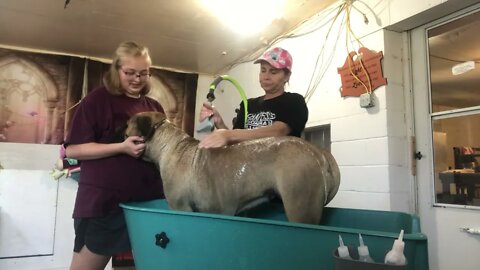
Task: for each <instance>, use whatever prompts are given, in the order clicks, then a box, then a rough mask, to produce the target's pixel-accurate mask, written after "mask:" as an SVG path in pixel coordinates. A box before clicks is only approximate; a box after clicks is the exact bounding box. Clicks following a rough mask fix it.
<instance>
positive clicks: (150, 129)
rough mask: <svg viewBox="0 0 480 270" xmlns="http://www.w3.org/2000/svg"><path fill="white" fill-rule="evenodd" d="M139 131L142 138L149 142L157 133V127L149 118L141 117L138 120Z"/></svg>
mask: <svg viewBox="0 0 480 270" xmlns="http://www.w3.org/2000/svg"><path fill="white" fill-rule="evenodd" d="M137 129H138V132H140V136H142V137H143V138H144V139H145V140H149V139H151V138H152V136H153V133H155V127H154V126H153V123H152V118H150V117H148V116H140V117H138V118H137Z"/></svg>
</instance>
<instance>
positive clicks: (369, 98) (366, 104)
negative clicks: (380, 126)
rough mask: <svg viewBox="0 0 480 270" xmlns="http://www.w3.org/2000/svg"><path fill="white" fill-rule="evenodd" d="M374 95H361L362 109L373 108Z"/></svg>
mask: <svg viewBox="0 0 480 270" xmlns="http://www.w3.org/2000/svg"><path fill="white" fill-rule="evenodd" d="M373 106H374V104H373V95H371V94H369V93H365V94H361V95H360V107H362V108H370V107H373Z"/></svg>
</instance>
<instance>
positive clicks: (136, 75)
mask: <svg viewBox="0 0 480 270" xmlns="http://www.w3.org/2000/svg"><path fill="white" fill-rule="evenodd" d="M120 70H121V71H122V72H123V74H125V76H126V77H127V78H129V79H135V78H140V79H141V80H145V79H147V78H150V77H151V76H152V74H150V73H149V72H148V71H146V70H144V71H140V72H137V71H135V70H123V69H120Z"/></svg>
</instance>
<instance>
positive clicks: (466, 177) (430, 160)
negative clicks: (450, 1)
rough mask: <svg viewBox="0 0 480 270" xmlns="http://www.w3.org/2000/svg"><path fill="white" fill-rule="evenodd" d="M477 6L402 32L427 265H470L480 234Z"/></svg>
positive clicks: (479, 23)
mask: <svg viewBox="0 0 480 270" xmlns="http://www.w3.org/2000/svg"><path fill="white" fill-rule="evenodd" d="M479 28H480V6H479V5H476V6H472V7H470V8H467V9H465V10H462V11H460V12H457V13H455V14H452V15H450V16H447V17H445V18H442V19H439V20H437V21H434V22H431V23H429V24H427V25H424V26H421V27H418V28H416V29H414V30H412V31H411V32H410V40H411V44H410V45H411V71H412V75H411V76H412V87H413V91H412V94H413V108H414V125H415V136H416V142H417V149H416V151H417V152H420V153H421V159H420V160H419V161H418V162H417V183H418V211H419V215H420V219H421V222H422V229H423V231H424V232H425V234H426V235H427V236H428V241H429V261H430V266H431V269H455V268H458V267H461V268H462V269H477V268H478V265H480V258H479V257H478V256H469V255H468V254H469V253H470V252H471V251H472V250H479V249H480V236H479V235H473V234H470V233H468V232H467V231H465V230H463V229H462V228H479V227H480V168H479V164H478V163H479V162H480V135H479V134H480V66H478V65H479V63H480V47H479V45H478V44H480V38H479V37H478V34H477V32H478V29H479Z"/></svg>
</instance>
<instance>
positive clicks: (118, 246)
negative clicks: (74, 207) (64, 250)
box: [73, 212, 131, 256]
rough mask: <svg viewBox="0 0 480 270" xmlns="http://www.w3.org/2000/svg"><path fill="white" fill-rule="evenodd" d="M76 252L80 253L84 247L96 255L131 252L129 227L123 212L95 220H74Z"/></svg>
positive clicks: (74, 249)
mask: <svg viewBox="0 0 480 270" xmlns="http://www.w3.org/2000/svg"><path fill="white" fill-rule="evenodd" d="M73 224H74V228H75V245H74V248H73V251H74V252H77V253H78V252H80V250H81V249H82V248H83V246H87V248H88V249H89V250H90V251H91V252H93V253H95V254H100V255H104V256H112V255H115V254H118V253H121V252H126V251H130V250H131V247H130V240H129V238H128V231H127V225H126V223H125V217H124V215H123V212H120V213H115V214H110V215H108V216H104V217H95V218H74V221H73Z"/></svg>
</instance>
